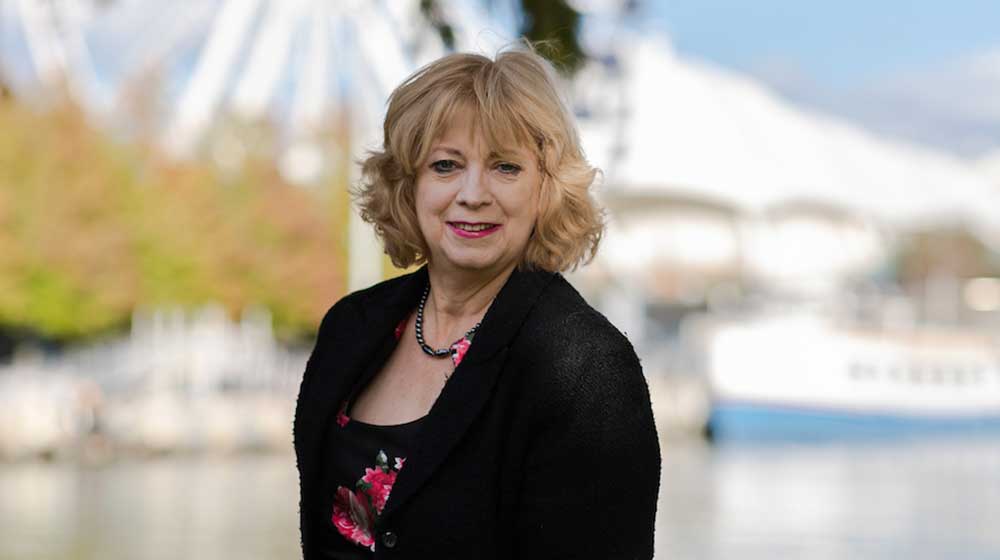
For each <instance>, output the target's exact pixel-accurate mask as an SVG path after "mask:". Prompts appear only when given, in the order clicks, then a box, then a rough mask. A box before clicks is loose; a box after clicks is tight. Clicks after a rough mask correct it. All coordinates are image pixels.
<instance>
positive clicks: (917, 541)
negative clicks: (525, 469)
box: [656, 439, 1000, 560]
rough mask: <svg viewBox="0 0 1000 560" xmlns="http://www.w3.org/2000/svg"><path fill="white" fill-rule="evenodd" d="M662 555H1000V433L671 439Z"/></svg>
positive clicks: (660, 523)
mask: <svg viewBox="0 0 1000 560" xmlns="http://www.w3.org/2000/svg"><path fill="white" fill-rule="evenodd" d="M663 451H664V454H665V457H664V458H665V460H664V467H663V477H662V482H661V492H660V506H659V516H658V518H657V534H656V543H657V553H658V554H657V556H658V557H659V558H698V559H723V558H725V559H731V558H740V559H755V558H769V559H770V558H810V559H827V558H829V559H846V558H850V559H852V560H856V559H865V558H907V559H921V558H928V559H930V558H934V559H949V560H951V559H979V558H982V559H986V558H991V559H997V558H1000V531H998V530H997V527H998V524H1000V441H998V440H992V441H990V440H984V439H981V440H968V441H954V440H952V441H945V440H938V441H927V442H908V443H895V444H889V443H885V442H881V443H868V444H864V443H857V442H855V443H849V444H848V443H844V444H825V445H813V446H805V445H769V446H749V445H744V446H723V447H709V446H706V445H685V446H674V447H670V444H668V443H665V444H664V449H663Z"/></svg>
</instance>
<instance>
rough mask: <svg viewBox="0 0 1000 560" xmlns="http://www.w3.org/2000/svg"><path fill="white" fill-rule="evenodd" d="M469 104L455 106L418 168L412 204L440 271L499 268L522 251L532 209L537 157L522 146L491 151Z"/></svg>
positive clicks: (535, 196)
mask: <svg viewBox="0 0 1000 560" xmlns="http://www.w3.org/2000/svg"><path fill="white" fill-rule="evenodd" d="M474 122H475V121H474V119H473V114H472V112H471V111H468V110H467V111H462V112H459V113H458V114H457V115H456V117H455V118H454V119H453V120H452V122H451V123H450V126H449V127H448V128H447V129H446V130H445V131H444V133H443V134H442V135H441V137H440V138H438V139H437V140H436V141H435V143H434V144H433V145H432V146H431V150H430V154H429V155H428V159H427V160H426V161H424V162H423V164H422V165H421V167H420V171H419V172H418V173H417V185H416V211H417V220H418V222H419V223H420V230H421V231H422V232H423V235H424V239H425V240H426V241H427V246H428V248H429V249H430V255H429V257H430V258H429V261H430V263H431V266H433V267H435V268H438V269H439V270H442V271H449V270H450V271H456V272H457V271H462V272H469V271H479V272H488V273H492V274H499V273H500V272H502V271H504V270H506V269H507V268H508V267H512V266H513V265H514V264H516V263H517V261H518V260H519V259H520V258H521V254H522V253H523V252H524V249H525V247H527V245H528V238H529V237H530V236H531V230H532V227H533V226H534V224H535V218H536V216H537V215H538V191H539V188H540V185H541V172H540V171H539V169H538V167H539V166H538V158H537V157H535V155H534V153H533V152H532V151H531V150H529V149H526V148H524V147H522V146H511V147H510V149H509V150H508V153H503V154H491V153H487V152H488V149H489V148H488V147H487V145H486V142H485V140H484V139H483V137H482V134H480V133H479V132H477V131H476V129H475V126H474Z"/></svg>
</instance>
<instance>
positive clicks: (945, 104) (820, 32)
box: [0, 0, 1000, 165]
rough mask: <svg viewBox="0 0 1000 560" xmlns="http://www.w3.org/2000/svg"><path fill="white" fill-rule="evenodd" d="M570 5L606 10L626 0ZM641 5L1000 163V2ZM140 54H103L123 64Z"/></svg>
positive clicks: (825, 101)
mask: <svg viewBox="0 0 1000 560" xmlns="http://www.w3.org/2000/svg"><path fill="white" fill-rule="evenodd" d="M119 1H120V2H121V4H122V5H129V4H143V2H135V1H133V2H125V1H123V0H119ZM178 1H179V0H173V3H172V4H163V6H168V5H169V6H173V7H175V8H176V7H177V2H178ZM390 1H396V0H390ZM414 1H415V0H414ZM465 1H468V2H475V1H476V0H465ZM482 1H483V2H494V3H497V2H500V0H482ZM507 1H508V2H510V3H515V2H517V0H507ZM570 1H571V2H572V3H573V4H574V5H577V6H578V7H582V9H584V11H587V9H588V7H589V9H591V10H594V11H593V12H592V13H602V12H603V13H604V14H607V13H608V9H609V7H611V8H610V9H613V7H614V6H620V5H621V4H622V2H624V1H625V0H570ZM634 1H636V2H637V4H638V5H639V6H640V8H639V11H640V17H639V18H638V19H639V21H641V25H642V27H644V28H646V29H647V30H648V31H650V32H653V33H663V34H665V35H667V36H668V37H669V39H670V41H671V42H672V43H673V45H674V47H675V49H676V50H677V51H678V52H679V53H681V54H682V55H683V56H687V57H690V58H694V59H697V60H699V61H708V62H710V63H714V64H717V65H720V66H723V67H725V68H728V69H731V70H733V71H736V72H739V73H742V74H746V75H749V76H751V77H753V78H755V79H757V80H758V81H760V82H762V83H764V84H765V85H767V86H769V87H770V88H772V89H773V90H774V91H775V92H777V93H779V94H780V95H781V96H783V97H784V98H786V99H788V100H790V101H792V102H794V103H797V104H800V105H803V106H806V107H808V108H811V109H816V110H820V111H823V112H827V113H832V114H834V115H838V116H841V117H843V118H846V119H849V120H851V121H853V122H855V123H857V124H860V125H862V126H865V127H867V128H869V129H871V130H873V131H875V132H877V133H880V134H883V135H886V136H889V137H892V138H896V139H900V140H904V141H908V142H914V143H919V144H924V145H928V146H932V147H935V148H938V149H941V150H944V151H947V152H950V153H952V154H955V155H957V156H960V157H963V158H966V159H970V160H981V159H984V158H987V157H991V158H993V159H996V161H997V162H1000V0H949V1H945V0H908V1H907V0H875V1H872V0H867V1H863V0H836V1H832V0H827V1H819V0H753V1H750V0H634ZM184 4H185V5H186V6H188V8H186V9H187V11H188V12H190V13H191V14H193V13H194V11H191V6H193V5H199V6H204V5H206V4H212V2H205V1H204V0H186V2H185V3H184ZM14 5H15V3H13V2H9V1H7V0H0V49H2V50H0V53H2V52H7V53H8V54H10V53H11V52H14V51H15V50H17V49H16V48H15V47H17V46H18V45H19V42H21V41H20V37H19V34H17V33H14V32H10V31H11V29H10V26H9V25H6V26H5V25H4V24H5V21H6V23H8V24H9V23H11V21H12V18H5V17H3V16H4V15H7V16H9V15H11V14H12V9H13V7H14ZM494 5H495V4H494ZM133 11H135V10H133ZM202 11H204V10H202ZM192 17H194V16H192ZM121 19H122V20H123V21H126V22H128V21H131V20H130V19H129V18H121ZM207 21H208V20H206V22H205V24H206V25H207ZM5 30H6V31H8V32H6V33H4V32H3V31H5ZM161 32H162V33H165V31H162V30H161ZM20 46H21V47H22V50H23V45H20ZM105 47H106V45H103V43H102V36H101V34H96V35H95V36H94V37H92V44H91V48H92V49H94V51H95V53H96V54H100V53H102V52H104V51H106V50H107V49H106V48H105ZM133 55H134V56H133ZM137 56H139V55H138V54H134V53H131V52H126V53H124V54H123V55H121V56H117V55H116V56H111V57H99V58H101V60H104V59H109V60H112V61H115V60H117V61H118V62H121V63H122V64H124V62H123V61H125V60H127V59H130V57H131V58H135V57H137ZM0 59H3V60H0V62H4V63H5V65H6V66H5V68H4V69H3V70H4V71H6V72H7V73H8V74H10V75H11V77H12V78H15V77H17V76H19V75H21V74H24V73H25V72H26V69H25V68H24V67H23V66H24V64H26V61H25V57H24V56H8V57H2V56H0ZM104 66H107V65H106V64H105V65H104ZM104 66H102V67H99V68H97V70H98V71H99V72H100V71H101V70H102V68H103V69H105V70H106V68H104ZM998 165H1000V163H998Z"/></svg>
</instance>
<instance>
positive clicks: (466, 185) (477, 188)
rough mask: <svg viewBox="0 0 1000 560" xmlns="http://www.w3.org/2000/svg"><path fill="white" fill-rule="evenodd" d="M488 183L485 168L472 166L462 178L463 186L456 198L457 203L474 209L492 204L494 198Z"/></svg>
mask: <svg viewBox="0 0 1000 560" xmlns="http://www.w3.org/2000/svg"><path fill="white" fill-rule="evenodd" d="M488 181H489V178H488V177H487V176H486V170H485V168H484V167H483V166H479V165H470V166H469V167H468V169H467V170H466V172H465V174H464V176H463V177H462V186H461V188H460V189H459V190H458V194H457V195H456V196H455V201H456V202H458V203H459V204H461V205H463V206H467V207H469V208H472V209H476V208H479V207H480V206H486V205H489V204H491V203H492V202H493V197H492V195H491V194H490V188H489V184H488Z"/></svg>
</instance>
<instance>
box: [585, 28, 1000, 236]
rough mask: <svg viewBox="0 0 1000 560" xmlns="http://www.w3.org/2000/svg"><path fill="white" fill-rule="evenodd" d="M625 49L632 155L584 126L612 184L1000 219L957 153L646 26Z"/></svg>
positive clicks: (766, 203)
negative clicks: (748, 74) (850, 115)
mask: <svg viewBox="0 0 1000 560" xmlns="http://www.w3.org/2000/svg"><path fill="white" fill-rule="evenodd" d="M621 60H622V64H623V66H624V68H623V75H624V84H623V87H624V90H623V91H624V93H623V95H624V98H623V99H622V107H624V109H625V111H626V115H627V116H626V117H625V123H624V129H623V134H622V135H621V141H622V144H621V146H619V148H624V150H623V151H622V152H621V155H620V156H619V157H617V158H614V157H611V155H610V154H612V153H614V150H615V146H613V145H612V144H611V135H609V134H607V133H606V131H601V130H600V127H597V126H584V128H583V131H584V132H583V134H584V139H585V140H584V141H585V145H586V146H587V147H588V154H589V155H590V156H591V157H592V159H594V160H595V163H597V164H598V165H599V166H601V167H602V168H604V169H605V171H606V173H607V175H606V183H607V184H608V186H609V189H608V190H609V193H610V192H613V190H617V192H625V193H628V192H646V193H648V192H658V193H665V194H670V195H683V196H694V197H703V198H706V199H709V200H714V201H718V202H724V203H727V204H730V205H732V206H734V207H736V208H737V209H741V210H745V211H748V212H758V211H761V210H764V209H766V208H768V207H772V206H774V205H778V204H782V203H785V202H789V201H812V202H818V203H828V204H831V205H834V206H837V207H841V208H845V209H848V210H851V211H853V212H855V213H857V214H859V215H862V216H868V217H872V218H874V219H877V220H880V221H886V222H889V223H891V224H894V225H899V226H904V227H905V226H914V225H919V224H921V223H927V222H937V221H957V220H971V221H972V222H973V225H974V226H976V227H981V228H989V227H993V228H996V227H997V222H998V221H1000V219H998V218H1000V195H998V193H997V191H996V189H993V188H992V187H991V186H990V184H989V181H987V180H986V178H985V177H983V176H982V174H981V173H979V172H977V171H976V170H974V169H973V166H971V165H970V164H968V163H966V162H964V161H962V160H959V159H957V158H955V157H951V156H948V155H945V154H942V153H938V152H935V151H934V150H931V149H927V148H920V147H916V146H911V145H905V144H901V143H896V142H890V141H888V140H884V139H881V138H879V137H877V136H875V135H874V134H871V133H869V132H867V131H864V130H862V129H860V128H859V127H855V126H852V125H850V124H848V123H846V122H844V121H841V120H838V119H835V118H832V117H828V116H822V115H819V114H815V113H811V112H808V111H806V110H803V109H800V108H796V107H794V106H793V105H791V104H790V103H788V102H786V101H783V100H781V99H779V98H778V97H777V96H776V95H775V94H773V93H772V92H770V91H769V90H768V89H766V88H765V87H763V86H761V85H759V84H758V83H756V82H754V81H752V80H751V79H749V78H745V77H741V76H739V75H736V74H734V73H731V72H726V71H723V70H720V69H717V68H715V67H711V66H709V65H706V64H703V63H698V62H695V61H691V60H687V59H684V58H683V57H680V56H678V55H677V54H676V53H674V52H673V51H672V49H671V48H670V46H669V45H668V44H667V43H666V42H665V41H664V40H662V39H657V38H653V37H643V38H642V39H640V40H638V41H636V42H634V43H633V44H632V45H631V47H624V48H623V56H621ZM591 124H593V123H591ZM991 221H992V223H990V222H991Z"/></svg>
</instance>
